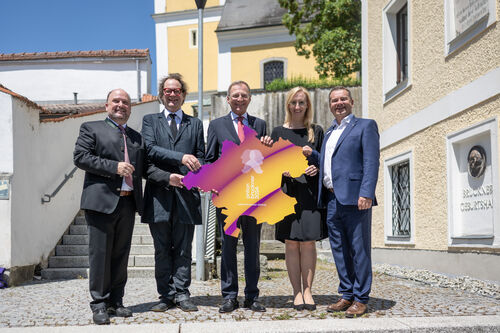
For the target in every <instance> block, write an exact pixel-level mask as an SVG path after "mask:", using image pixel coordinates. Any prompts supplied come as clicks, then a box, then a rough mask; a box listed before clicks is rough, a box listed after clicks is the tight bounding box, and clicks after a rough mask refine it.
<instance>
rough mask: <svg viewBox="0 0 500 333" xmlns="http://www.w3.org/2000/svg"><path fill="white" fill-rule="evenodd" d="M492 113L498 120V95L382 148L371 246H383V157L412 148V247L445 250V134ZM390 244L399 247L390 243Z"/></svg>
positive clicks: (446, 220) (446, 209)
mask: <svg viewBox="0 0 500 333" xmlns="http://www.w3.org/2000/svg"><path fill="white" fill-rule="evenodd" d="M495 116H496V117H498V118H499V119H500V96H498V95H497V96H496V97H495V98H493V99H492V100H489V101H487V102H485V103H481V104H479V105H476V106H475V107H473V108H470V109H469V110H467V111H465V112H463V113H461V114H459V115H457V116H455V117H452V118H449V119H447V120H446V121H442V122H440V123H438V124H437V125H434V126H432V127H429V128H427V129H426V130H424V131H421V132H419V133H417V134H415V135H412V136H410V137H409V138H407V139H405V140H402V141H400V142H398V143H397V144H395V145H392V146H390V147H388V148H387V149H383V150H382V152H381V155H380V161H381V166H380V170H379V182H378V184H377V192H376V195H377V199H378V201H379V206H378V207H375V208H374V209H373V225H372V228H373V230H372V240H373V246H374V247H383V246H384V204H385V203H384V201H383V198H384V178H383V175H384V160H386V159H388V158H391V157H394V156H397V155H399V154H402V153H405V152H407V151H410V150H411V151H412V152H413V172H414V176H413V183H412V186H413V187H414V204H413V208H414V227H415V230H413V231H412V232H414V235H415V246H414V247H415V248H417V249H429V250H447V249H448V195H447V177H446V174H447V169H446V168H447V166H446V137H447V136H448V135H449V134H451V133H454V132H457V131H459V130H461V129H463V128H467V127H469V126H472V125H474V124H477V123H480V122H481V121H483V120H486V119H490V118H493V117H495ZM496 153H497V154H499V153H500V152H498V151H497V152H496ZM390 247H400V246H398V245H390ZM403 247H407V246H406V245H405V246H403ZM412 247H413V246H412Z"/></svg>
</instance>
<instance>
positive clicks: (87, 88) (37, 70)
mask: <svg viewBox="0 0 500 333" xmlns="http://www.w3.org/2000/svg"><path fill="white" fill-rule="evenodd" d="M70 60H71V61H68V59H61V60H60V61H48V62H17V63H2V64H1V66H0V83H1V84H2V85H4V86H6V87H7V88H9V89H10V90H12V91H15V92H16V93H18V94H20V95H23V96H25V97H27V98H28V99H30V100H32V101H35V102H41V101H73V92H78V100H79V101H95V100H105V99H106V95H107V93H108V92H109V91H110V90H112V89H114V88H122V89H124V90H126V91H127V92H128V93H129V94H130V97H131V98H132V99H133V100H136V99H137V71H136V63H135V60H121V61H116V60H115V61H109V60H106V61H99V62H98V61H94V62H92V61H78V60H76V61H73V60H72V59H70ZM139 64H140V65H139V68H140V72H141V94H144V93H151V84H150V81H151V76H150V75H151V63H150V61H149V60H148V61H144V60H142V61H140V62H139Z"/></svg>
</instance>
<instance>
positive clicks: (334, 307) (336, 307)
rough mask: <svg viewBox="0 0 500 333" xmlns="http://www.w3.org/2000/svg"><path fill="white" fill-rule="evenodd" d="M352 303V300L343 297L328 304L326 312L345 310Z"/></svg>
mask: <svg viewBox="0 0 500 333" xmlns="http://www.w3.org/2000/svg"><path fill="white" fill-rule="evenodd" d="M351 304H352V301H348V300H346V299H343V298H341V299H340V300H339V301H338V302H337V303H335V304H330V305H328V307H327V308H326V312H339V311H345V310H346V309H347V308H348V307H350V306H351Z"/></svg>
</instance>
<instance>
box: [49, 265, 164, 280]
mask: <svg viewBox="0 0 500 333" xmlns="http://www.w3.org/2000/svg"><path fill="white" fill-rule="evenodd" d="M127 275H128V277H129V278H154V277H155V269H154V267H129V268H128V269H127ZM88 277H89V269H88V268H85V267H81V268H46V269H44V270H42V279H44V280H63V279H88Z"/></svg>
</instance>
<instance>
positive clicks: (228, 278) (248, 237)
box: [206, 81, 270, 313]
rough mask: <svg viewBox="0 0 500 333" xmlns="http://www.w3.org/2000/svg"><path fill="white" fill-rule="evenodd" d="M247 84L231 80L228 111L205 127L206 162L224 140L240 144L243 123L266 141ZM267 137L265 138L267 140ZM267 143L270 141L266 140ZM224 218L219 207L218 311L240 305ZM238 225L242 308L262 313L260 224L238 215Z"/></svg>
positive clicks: (234, 242)
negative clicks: (250, 107) (253, 113)
mask: <svg viewBox="0 0 500 333" xmlns="http://www.w3.org/2000/svg"><path fill="white" fill-rule="evenodd" d="M250 100H251V96H250V87H249V86H248V84H247V83H246V82H244V81H236V82H233V83H231V85H230V86H229V88H228V91H227V102H228V103H229V105H230V107H231V112H230V113H229V114H227V115H225V116H223V117H220V118H217V119H214V120H212V121H211V122H210V125H209V126H208V137H207V158H206V160H207V162H208V163H213V162H215V161H217V159H218V158H219V157H220V155H221V153H222V144H223V142H224V141H226V140H229V141H231V142H234V143H237V144H240V143H241V142H242V141H243V140H244V133H243V126H248V127H250V128H252V129H253V130H255V131H256V132H257V137H259V138H261V141H262V142H263V143H264V144H266V143H265V142H266V140H265V139H263V137H264V136H265V135H266V122H265V121H264V120H262V119H259V118H256V117H253V116H250V115H249V114H248V113H247V108H248V105H249V104H250ZM269 140H270V138H269V137H267V141H269ZM268 143H269V144H270V142H268ZM224 218H225V215H223V214H222V210H221V209H220V208H218V209H217V220H218V221H219V230H220V234H221V237H222V256H221V289H222V297H223V298H224V302H223V304H222V306H221V307H220V308H219V312H220V313H227V312H232V311H234V310H236V309H237V308H238V307H239V303H238V300H237V297H238V269H237V260H236V248H237V245H238V238H236V237H233V236H229V235H226V234H225V233H224ZM237 223H238V227H240V228H241V231H242V238H243V245H244V253H245V282H246V286H245V302H244V307H245V308H248V309H251V310H253V311H258V312H264V311H266V308H265V307H264V305H262V303H260V301H259V300H258V297H259V288H258V287H257V283H258V282H259V276H260V262H259V253H260V252H259V247H260V231H261V229H262V224H257V221H256V219H255V218H253V217H251V216H240V217H239V218H238V221H237Z"/></svg>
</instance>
